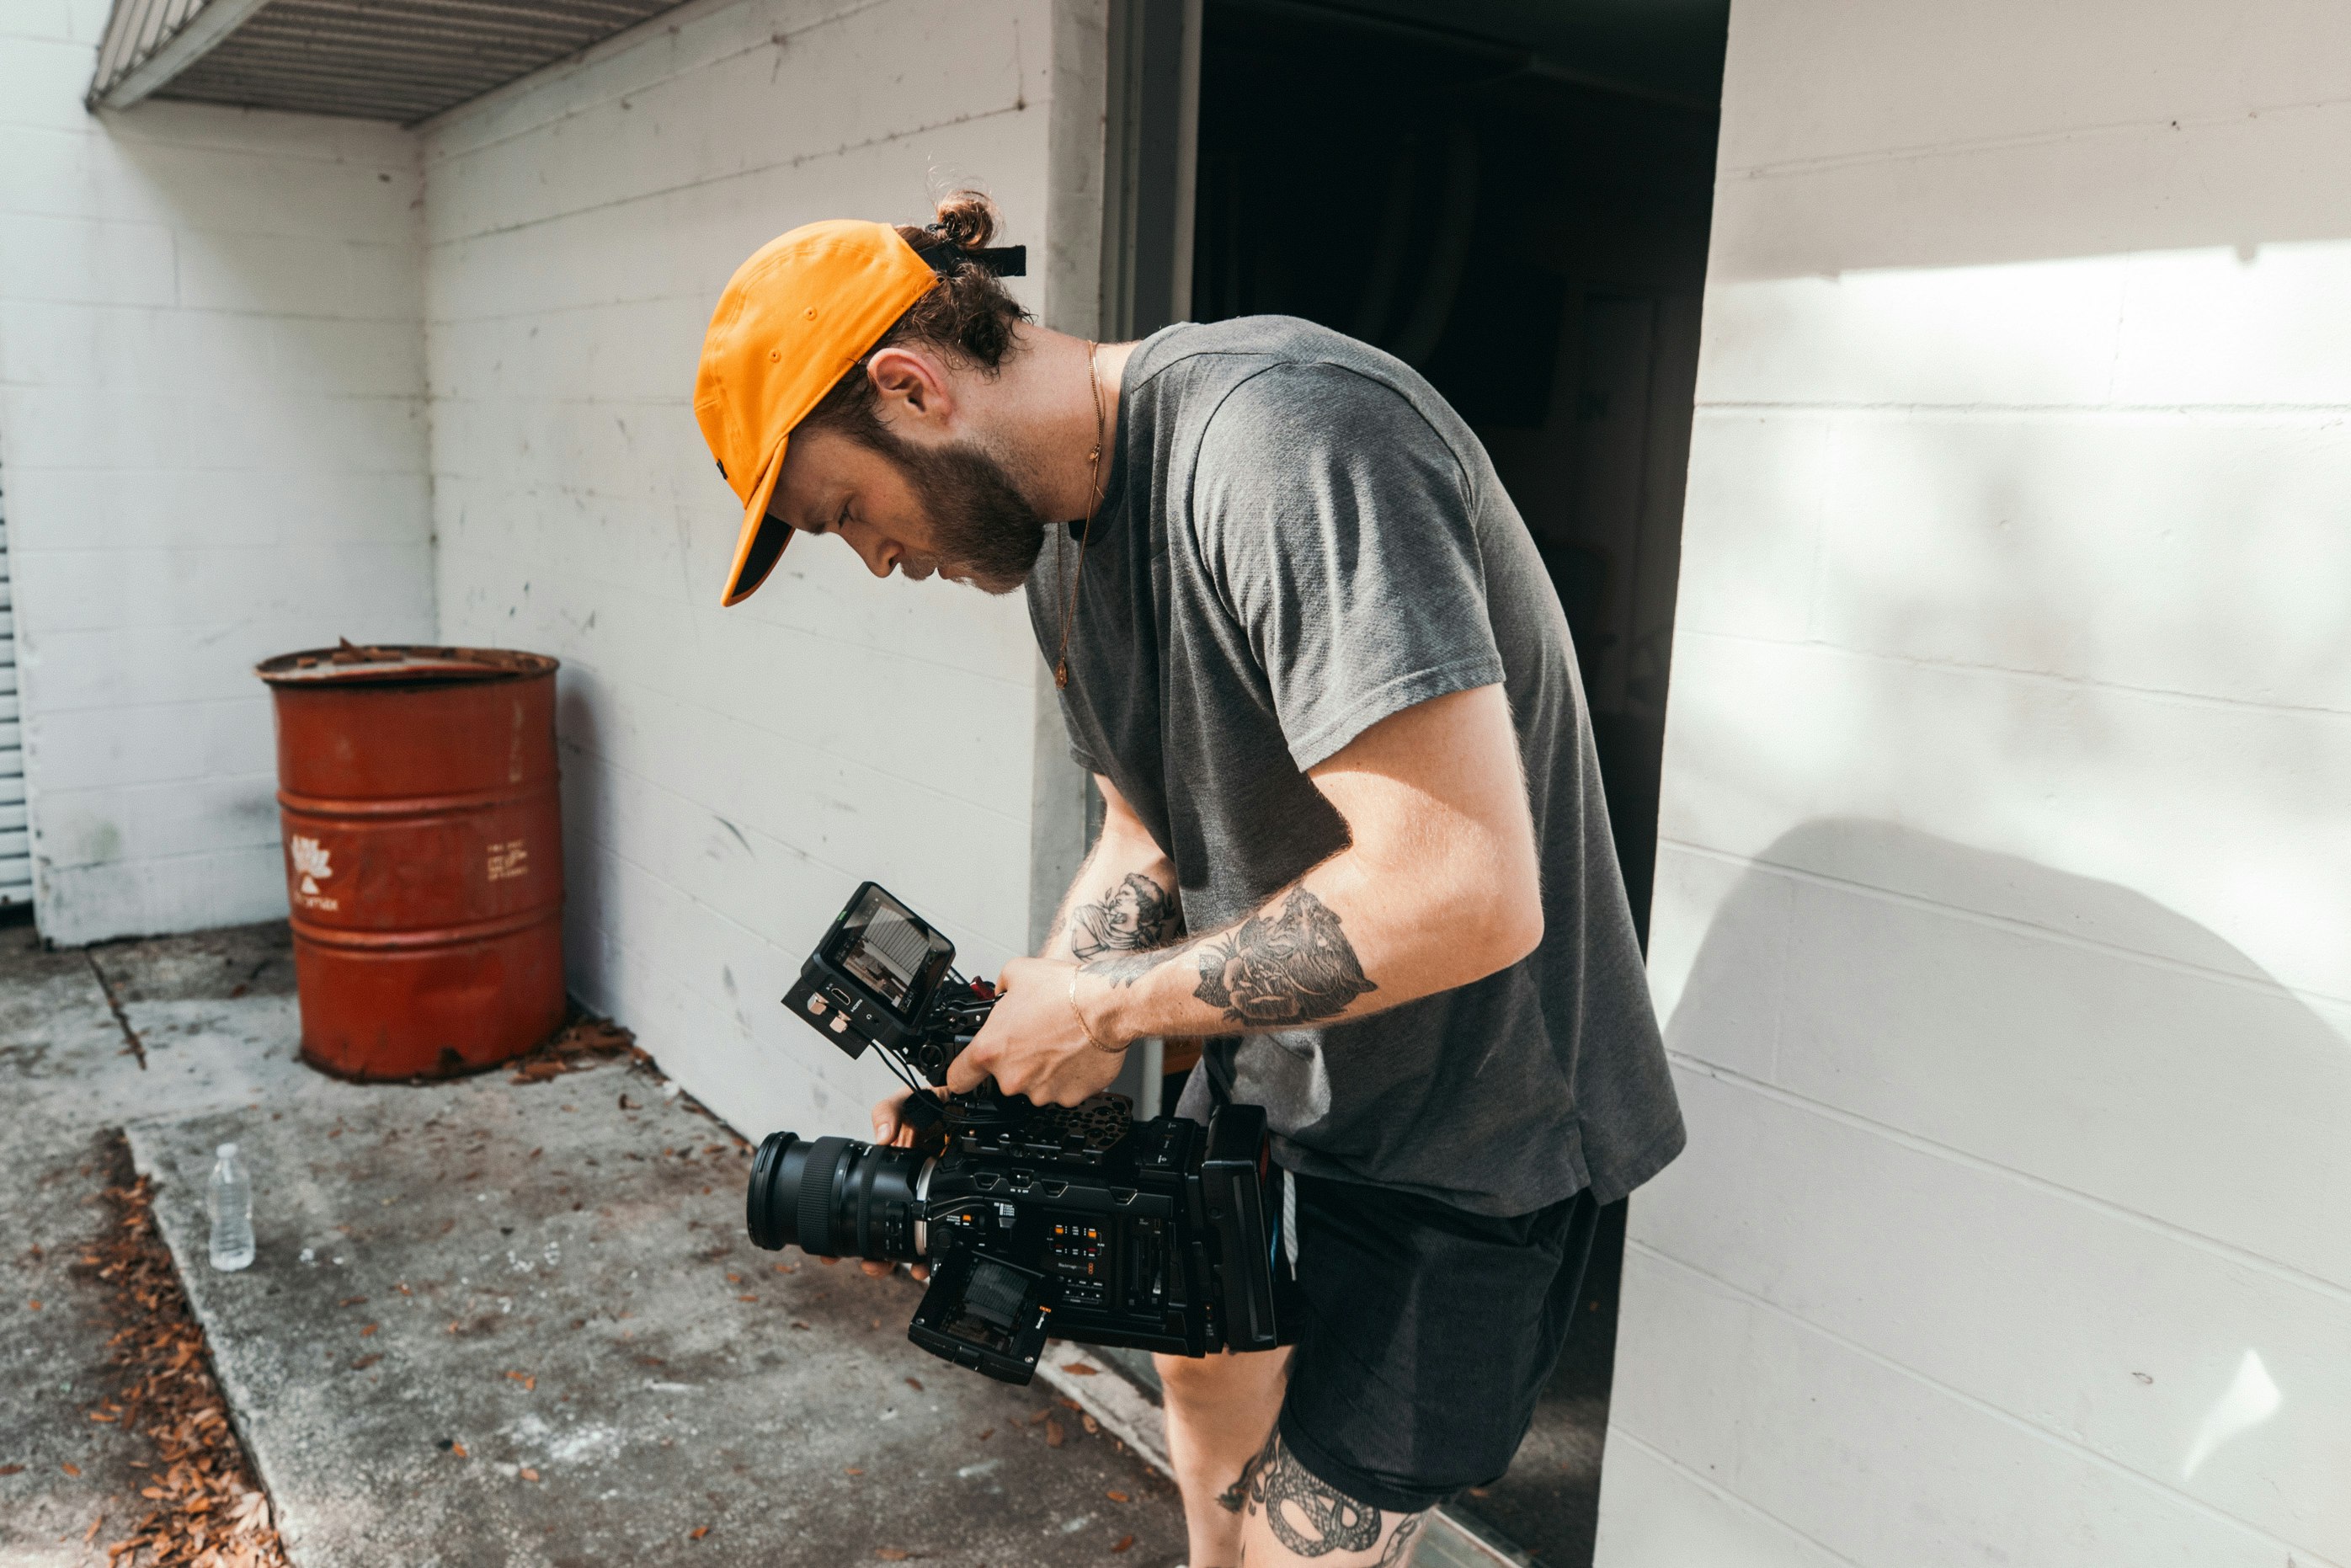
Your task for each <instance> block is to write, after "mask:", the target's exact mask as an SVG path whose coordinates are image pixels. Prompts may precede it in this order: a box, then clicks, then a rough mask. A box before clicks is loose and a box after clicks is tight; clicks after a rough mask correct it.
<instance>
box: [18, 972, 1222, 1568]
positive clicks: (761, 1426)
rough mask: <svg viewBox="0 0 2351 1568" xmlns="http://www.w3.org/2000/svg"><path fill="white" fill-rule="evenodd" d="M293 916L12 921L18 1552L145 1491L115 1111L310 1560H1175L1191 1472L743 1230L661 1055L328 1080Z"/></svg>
mask: <svg viewBox="0 0 2351 1568" xmlns="http://www.w3.org/2000/svg"><path fill="white" fill-rule="evenodd" d="M283 943H284V933H283V928H282V927H261V928H255V929H253V930H248V931H240V932H226V933H210V934H206V935H204V936H199V937H188V938H173V939H166V940H161V941H155V942H147V943H138V944H123V945H117V946H109V947H105V948H100V949H94V950H92V951H90V952H89V953H88V954H81V953H55V954H52V953H45V952H42V951H40V950H39V948H38V946H37V944H36V943H34V942H33V941H32V939H31V935H30V933H29V932H28V931H26V930H23V929H21V928H18V929H15V930H9V931H5V932H0V1084H5V1092H6V1093H7V1095H8V1097H9V1099H10V1100H11V1102H12V1103H14V1105H15V1106H16V1109H17V1112H18V1114H17V1116H16V1118H15V1121H14V1127H13V1130H12V1132H11V1134H10V1135H9V1137H8V1138H7V1140H6V1141H5V1145H0V1181H5V1193H0V1197H5V1200H6V1202H7V1205H8V1207H9V1209H10V1210H11V1211H13V1212H15V1213H16V1214H18V1215H20V1216H23V1217H24V1218H23V1219H22V1220H21V1221H20V1225H19V1235H18V1236H16V1237H12V1238H11V1239H10V1247H9V1249H7V1250H8V1254H9V1255H8V1257H7V1258H6V1259H5V1260H0V1269H5V1270H7V1273H6V1286H5V1297H0V1303H5V1310H0V1368H5V1371H6V1373H7V1375H6V1376H5V1385H0V1434H5V1436H0V1449H5V1451H0V1468H5V1466H7V1465H10V1464H22V1465H23V1466H24V1467H25V1468H24V1469H22V1470H19V1471H16V1472H15V1473H12V1474H8V1475H5V1476H0V1568H31V1565H33V1564H40V1565H42V1568H49V1565H52V1564H67V1563H72V1564H77V1565H79V1564H82V1563H99V1562H102V1561H103V1558H102V1556H100V1555H99V1553H98V1552H96V1550H95V1547H94V1546H93V1547H91V1548H87V1549H86V1548H85V1547H84V1546H83V1544H82V1542H81V1536H82V1533H83V1531H85V1530H86V1529H87V1528H88V1527H89V1521H90V1520H92V1519H93V1518H95V1517H97V1516H98V1515H99V1512H101V1511H107V1510H110V1509H127V1501H126V1500H128V1499H129V1498H130V1496H131V1491H132V1490H134V1485H133V1483H134V1481H135V1479H136V1472H135V1471H134V1470H131V1469H129V1468H128V1466H129V1461H130V1460H131V1458H135V1457H136V1453H137V1448H136V1445H135V1441H134V1440H133V1439H131V1438H128V1437H125V1436H124V1435H121V1434H118V1433H114V1432H112V1431H111V1430H110V1429H106V1430H99V1429H95V1426H94V1424H93V1423H91V1422H89V1420H88V1419H87V1418H86V1416H84V1414H83V1412H84V1410H85V1408H86V1406H88V1405H89V1403H90V1402H91V1401H92V1398H93V1396H94V1392H95V1383H96V1380H97V1379H98V1378H99V1375H100V1369H101V1368H102V1365H103V1362H104V1348H103V1341H102V1334H101V1333H100V1331H99V1323H98V1321H97V1319H96V1317H95V1315H94V1312H93V1308H94V1305H95V1301H96V1298H95V1296H94V1295H93V1294H92V1293H91V1291H90V1289H89V1287H87V1286H85V1285H83V1284H82V1283H80V1282H79V1281H76V1280H74V1279H73V1278H72V1276H71V1272H70V1269H71V1258H72V1256H73V1255H75V1252H76V1243H77V1242H78V1240H79V1239H82V1238H83V1237H84V1236H86V1235H87V1233H88V1232H89V1229H90V1228H91V1227H92V1226H93V1225H94V1224H95V1223H96V1222H97V1221H98V1219H99V1218H100V1217H101V1214H102V1210H101V1209H100V1208H99V1207H97V1206H96V1205H95V1204H94V1202H93V1199H94V1197H95V1194H96V1193H97V1191H98V1190H99V1187H100V1186H103V1185H104V1181H105V1173H104V1172H103V1171H102V1170H101V1169H100V1168H99V1160H98V1157H97V1155H96V1153H95V1148H96V1145H95V1144H94V1142H93V1139H94V1137H95V1135H96V1134H97V1133H98V1132H99V1129H101V1128H103V1127H106V1126H110V1125H119V1124H128V1125H129V1128H130V1135H131V1148H132V1150H133V1152H134V1154H135V1155H136V1156H137V1158H138V1160H139V1162H140V1164H141V1168H143V1169H145V1170H147V1171H148V1172H149V1173H150V1174H152V1175H153V1176H155V1177H156V1179H157V1182H158V1184H159V1187H160V1192H159V1196H158V1200H157V1213H158V1216H159V1218H160V1219H161V1220H162V1226H163V1229H164V1232H165V1235H166V1238H167V1239H169V1240H170V1242H171V1244H172V1248H173V1250H174V1252H175V1253H176V1254H177V1255H178V1257H179V1259H180V1262H181V1267H182V1272H183V1278H184V1279H185V1281H186V1283H187V1285H188V1289H189V1293H190V1297H191V1300H192V1301H193V1304H194V1306H195V1308H196V1311H197V1313H198V1316H199V1317H200V1319H201V1320H202V1321H203V1322H204V1324H205V1328H206V1332H207V1333H208V1335H209V1336H210V1340H211V1343H212V1349H213V1354H214V1360H215V1362H216V1364H217V1365H218V1368H219V1371H220V1375H221V1378H222V1382H223V1385H224V1386H225V1389H226V1391H227V1393H228V1395H229V1396H230V1401H231V1404H232V1406H233V1408H234V1410H235V1415H236V1416H237V1419H238V1422H239V1427H240V1430H241V1432H242V1433H243V1435H244V1437H245V1438H246V1444H247V1447H248V1448H249V1449H250V1451H251V1452H252V1453H253V1456H254V1458H255V1460H256V1466H257V1468H258V1469H259V1470H260V1472H261V1475H262V1477H263V1479H264V1481H265V1482H266V1485H267V1486H268V1487H269V1489H270V1491H271V1494H272V1496H273V1499H274V1500H275V1501H276V1503H277V1508H278V1511H279V1521H280V1524H281V1527H282V1528H283V1530H284V1531H285V1532H286V1536H287V1542H288V1545H289V1549H290V1552H291V1555H292V1557H293V1559H294V1561H295V1562H296V1563H298V1564H300V1568H345V1565H350V1568H358V1565H360V1564H367V1565H369V1568H375V1565H377V1564H381V1563H402V1564H404V1565H413V1568H436V1565H437V1568H461V1565H462V1568H473V1565H475V1564H481V1565H485V1568H486V1565H489V1564H499V1565H506V1564H514V1565H517V1568H529V1565H544V1568H569V1565H570V1564H586V1563H618V1562H624V1561H630V1560H635V1561H651V1562H658V1563H671V1562H706V1563H712V1564H725V1563H745V1564H747V1563H755V1562H756V1563H846V1562H858V1561H862V1562H872V1561H876V1560H881V1561H903V1560H920V1561H925V1562H936V1563H956V1564H973V1565H977V1564H989V1563H992V1564H996V1565H998V1568H1012V1565H1015V1564H1040V1565H1059V1564H1063V1563H1099V1562H1116V1563H1123V1564H1149V1565H1155V1568H1165V1565H1166V1564H1168V1563H1175V1562H1177V1561H1179V1560H1180V1559H1181V1556H1182V1551H1183V1539H1182V1522H1181V1517H1180V1514H1179V1513H1178V1511H1177V1509H1176V1506H1175V1498H1174V1494H1173V1491H1172V1489H1170V1488H1169V1487H1168V1486H1167V1485H1166V1483H1165V1482H1164V1481H1163V1480H1161V1479H1158V1478H1157V1477H1156V1476H1155V1475H1154V1474H1153V1473H1152V1472H1151V1471H1149V1470H1148V1469H1146V1468H1145V1467H1144V1465H1143V1464H1141V1463H1140V1462H1139V1461H1138V1460H1136V1459H1135V1458H1134V1457H1133V1456H1131V1455H1126V1454H1123V1453H1120V1452H1118V1451H1115V1450H1114V1448H1113V1445H1112V1444H1111V1442H1110V1441H1109V1440H1108V1439H1107V1438H1105V1437H1099V1436H1090V1435H1088V1434H1087V1433H1086V1432H1085V1431H1084V1429H1083V1427H1082V1425H1081V1421H1080V1419H1079V1417H1078V1416H1077V1415H1076V1413H1074V1412H1073V1411H1071V1410H1069V1409H1067V1408H1065V1407H1063V1406H1061V1405H1060V1404H1059V1403H1058V1402H1057V1401H1056V1400H1055V1398H1054V1397H1053V1396H1051V1394H1050V1392H1049V1391H1047V1390H1045V1389H1043V1388H1042V1387H1041V1386H1040V1387H1038V1388H1033V1389H1025V1390H1016V1389H1010V1388H1007V1387H1004V1386H1003V1385H998V1384H993V1383H989V1382H987V1381H986V1380H984V1379H980V1378H977V1377H975V1376H972V1375H968V1374H963V1373H958V1372H956V1371H955V1370H954V1369H952V1368H949V1367H946V1366H945V1365H943V1364H940V1363H938V1362H936V1361H935V1360H934V1359H932V1358H931V1357H929V1356H927V1355H925V1354H922V1353H921V1352H919V1351H917V1350H915V1349H914V1347H913V1346H912V1345H910V1344H908V1343H906V1341H905V1338H904V1322H905V1318H906V1314H907V1312H909V1311H910V1310H911V1308H912V1306H913V1302H914V1287H913V1286H911V1285H910V1284H908V1283H907V1282H906V1281H904V1280H903V1279H898V1280H889V1281H871V1280H867V1279H865V1278H864V1277H863V1276H862V1275H860V1274H858V1273H857V1272H855V1271H854V1270H851V1269H848V1268H846V1267H843V1268H838V1269H827V1268H824V1267H822V1266H820V1265H819V1264H816V1263H814V1262H812V1261H810V1260H803V1259H802V1258H800V1257H799V1254H797V1253H791V1254H784V1255H775V1254H767V1253H760V1252H757V1251H756V1250H754V1249H752V1248H751V1247H750V1246H749V1244H748V1243H747V1241H746V1240H745V1239H744V1238H743V1235H742V1181H743V1175H744V1170H745V1166H746V1159H745V1156H744V1155H743V1154H742V1152H741V1151H740V1149H739V1148H738V1147H737V1145H736V1143H735V1140H734V1139H733V1138H732V1137H731V1135H729V1134H727V1132H726V1130H725V1129H724V1128H723V1127H720V1126H719V1125H717V1124H715V1123H713V1122H712V1121H710V1120H709V1119H707V1118H706V1117H705V1116H703V1115H701V1114H700V1113H697V1112H695V1110H693V1109H692V1108H691V1106H690V1104H689V1103H685V1102H683V1101H682V1100H676V1099H672V1098H668V1097H665V1096H664V1093H663V1092H662V1090H663V1084H662V1082H660V1080H659V1079H658V1078H656V1077H654V1076H653V1075H652V1074H650V1073H648V1072H646V1071H643V1070H638V1069H632V1068H630V1067H627V1066H624V1065H618V1064H615V1065H610V1066H605V1067H601V1068H599V1069H597V1070H595V1071H590V1072H584V1073H573V1074H569V1075H567V1076H564V1077H560V1078H557V1079H554V1080H552V1081H550V1082H545V1083H538V1084H531V1085H527V1086H515V1085H511V1084H509V1083H508V1082H507V1080H506V1079H505V1078H504V1077H503V1076H498V1075H492V1076H488V1077H484V1078H476V1079H472V1080H469V1081H465V1082H460V1083H455V1084H444V1085H440V1086H435V1087H432V1088H409V1087H381V1086H379V1087H369V1088H361V1087H357V1086H353V1085H350V1084H344V1083H340V1082H333V1081H331V1080H328V1079H325V1078H322V1077H319V1076H318V1075H317V1074H314V1073H311V1072H309V1071H307V1070H305V1069H303V1068H301V1067H300V1066H299V1065H298V1063H296V1062H295V1061H293V1056H292V1051H293V1043H294V1039H295V1033H296V1025H295V1019H294V1010H293V1005H292V998H291V996H290V984H291V982H290V969H289V967H288V966H287V964H286V962H285V954H284V947H283ZM118 1012H119V1016H118ZM134 1035H135V1037H136V1040H137V1043H136V1046H135V1047H134V1046H133V1044H132V1036H134ZM228 1138H235V1140H237V1141H238V1142H239V1143H240V1144H241V1145H243V1146H244V1147H245V1148H246V1151H247V1153H248V1155H249V1156H250V1158H251V1163H252V1165H253V1167H254V1173H255V1182H256V1191H257V1194H258V1199H257V1203H256V1233H257V1237H258V1241H259V1258H258V1260H257V1261H256V1264H255V1265H254V1267H253V1268H252V1269H251V1270H248V1271H246V1272H244V1273H241V1274H233V1275H224V1274H217V1273H214V1271H213V1270H211V1269H210V1268H209V1267H208V1266H207V1265H206V1264H205V1262H204V1237H205V1228H204V1217H203V1212H202V1210H203V1197H204V1192H203V1183H204V1174H205V1172H206V1170H207V1168H208V1166H209V1160H210V1151H211V1149H212V1147H213V1145H215V1144H216V1143H218V1142H220V1141H222V1140H225V1139H228ZM35 1248H37V1249H38V1250H37V1252H36V1251H35V1250H33V1249H35ZM778 1263H783V1264H786V1265H788V1266H789V1269H790V1271H789V1272H784V1271H779V1270H778V1269H777V1267H776V1265H777V1264H778ZM35 1299H38V1300H40V1301H42V1303H43V1305H42V1309H41V1311H40V1312H32V1311H30V1310H29V1308H28V1307H27V1305H26V1303H28V1302H29V1301H32V1300H35ZM1049 1433H1058V1434H1059V1435H1060V1437H1061V1441H1060V1443H1059V1444H1058V1446H1055V1445H1053V1444H1050V1443H1049V1440H1048V1434H1049ZM460 1448H462V1449H463V1454H464V1457H462V1458H460V1457H459V1452H458V1450H459V1449H460ZM66 1463H73V1464H75V1465H76V1466H77V1468H78V1469H79V1470H80V1471H81V1474H80V1475H79V1476H78V1477H77V1476H72V1475H68V1473H66V1472H65V1471H64V1470H63V1469H61V1468H60V1467H61V1466H62V1465H64V1464H66ZM1114 1492H1115V1493H1120V1494H1122V1495H1123V1499H1124V1500H1115V1499H1113V1497H1112V1495H1111V1494H1112V1493H1114ZM696 1531H701V1532H702V1533H700V1534H698V1535H697V1534H696V1533H695V1532H696ZM61 1537H62V1539H61ZM1129 1537H1132V1538H1133V1539H1132V1541H1131V1542H1128V1544H1127V1547H1126V1550H1125V1551H1123V1552H1118V1551H1116V1550H1114V1549H1115V1548H1117V1547H1119V1545H1120V1543H1121V1542H1126V1541H1127V1538H1129ZM106 1539H107V1537H106V1536H105V1535H104V1533H103V1532H102V1531H101V1533H100V1535H99V1539H98V1542H96V1545H102V1544H103V1543H104V1542H105V1540H106ZM896 1553H904V1554H906V1556H905V1557H904V1558H901V1557H898V1556H896V1555H894V1554H896Z"/></svg>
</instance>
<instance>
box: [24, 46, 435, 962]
mask: <svg viewBox="0 0 2351 1568" xmlns="http://www.w3.org/2000/svg"><path fill="white" fill-rule="evenodd" d="M107 9H108V7H107V3H106V0H23V3H21V4H11V5H8V6H6V7H5V9H0V487H5V494H6V502H5V506H6V516H7V524H8V527H7V545H8V550H9V555H10V558H11V564H12V567H13V569H14V575H15V591H16V637H17V644H18V653H19V660H20V664H21V669H22V678H23V684H24V692H23V702H24V724H25V737H26V771H27V780H28V784H29V788H30V795H31V802H30V803H31V820H32V832H33V840H32V844H33V853H34V866H35V877H36V900H37V904H36V906H37V915H38V917H39V920H40V925H41V929H42V930H43V931H44V932H45V933H46V934H47V935H48V936H51V937H53V938H55V939H57V940H58V941H62V942H84V941H90V940H94V939H97V938H101V937H107V936H120V935H123V934H125V933H131V932H158V931H176V930H184V929H193V928H195V927H200V926H206V925H222V924H225V923H230V922H236V921H248V920H260V919H266V918H268V917H270V916H272V915H282V914H283V913H284V912H285V908H286V892H285V880H284V873H283V871H282V868H281V863H280V855H281V851H280V849H279V844H278V831H277V807H276V804H275V801H274V800H273V792H274V790H275V788H276V783H275V768H276V758H275V753H274V750H273V746H272V741H271V731H270V718H269V709H268V702H267V698H266V696H265V695H264V693H263V690H262V687H261V685H260V684H259V683H258V682H257V681H256V680H255V679H254V678H253V676H252V674H251V669H252V665H253V664H254V663H255V662H256V660H258V659H260V658H263V657H265V656H266V655H268V654H271V653H282V652H285V651H287V650H289V649H293V648H300V647H310V646H316V645H318V644H319V643H331V642H333V641H334V640H335V638H336V637H337V636H339V635H347V636H350V637H351V638H353V639H354V640H365V639H370V638H381V639H406V640H417V639H424V638H429V637H430V636H431V635H432V633H433V630H434V610H433V578H432V567H431V550H432V544H431V534H430V529H431V514H430V508H429V506H428V504H427V487H428V477H427V473H426V463H425V422H424V402H423V390H424V377H423V342H422V333H421V319H422V318H421V314H420V306H419V271H418V259H419V254H418V248H417V241H418V235H419V208H418V202H419V197H420V187H419V173H418V159H417V150H416V147H415V145H414V143H413V140H412V139H410V138H408V137H407V136H405V135H403V133H402V132H400V131H396V130H394V129H392V128H390V127H381V126H371V125H363V124H359V123H355V122H352V121H349V120H317V119H310V118H308V117H301V116H291V115H270V114H252V113H244V112H240V111H236V110H218V109H210V108H203V107H198V106H194V105H184V104H168V103H151V104H148V105H145V106H143V107H141V109H139V110H136V111H134V112H133V113H131V114H129V115H122V116H113V115H110V116H104V117H93V116H91V115H90V114H89V113H88V112H86V111H85V110H83V108H82V103H81V97H82V94H83V92H84V91H85V90H86V89H88V87H89V78H90V70H91V68H92V64H93V61H94V57H95V54H96V48H97V40H98V37H99V30H100V28H102V27H103V26H104V25H105V21H106V16H107Z"/></svg>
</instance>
